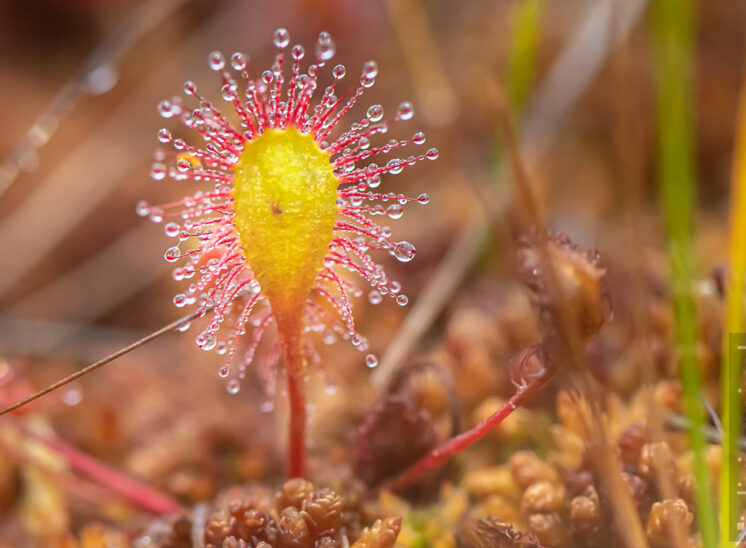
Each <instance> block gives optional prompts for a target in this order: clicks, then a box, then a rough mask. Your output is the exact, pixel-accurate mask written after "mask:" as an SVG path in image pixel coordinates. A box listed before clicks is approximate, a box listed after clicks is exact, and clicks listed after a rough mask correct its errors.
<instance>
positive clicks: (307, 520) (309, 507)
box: [139, 479, 401, 548]
mask: <svg viewBox="0 0 746 548" xmlns="http://www.w3.org/2000/svg"><path fill="white" fill-rule="evenodd" d="M400 528H401V521H400V520H399V519H398V518H389V519H378V520H376V521H374V522H373V523H372V524H371V525H370V526H369V527H363V526H362V524H361V522H360V516H359V514H358V513H357V512H356V511H355V510H354V509H353V508H351V507H350V506H349V505H346V504H345V502H344V501H343V499H342V497H341V496H340V495H339V494H338V493H336V492H335V491H334V490H332V489H330V488H321V489H316V488H314V486H313V484H311V483H310V482H308V481H305V480H302V479H292V480H289V481H287V482H285V484H284V485H283V486H282V488H281V489H280V490H279V491H277V492H276V493H271V492H269V491H268V490H266V489H261V488H255V489H243V490H237V489H234V490H231V491H229V492H227V493H225V494H224V495H223V496H222V497H220V498H219V499H218V501H217V502H216V503H215V506H214V508H211V509H209V510H206V511H205V509H202V510H200V507H197V508H195V510H194V511H193V512H192V514H191V515H190V516H182V517H180V518H177V519H175V520H173V521H171V522H169V523H160V524H156V525H154V526H151V529H150V530H149V531H148V533H147V534H146V535H144V536H143V537H142V538H141V539H140V541H139V546H148V547H158V548H187V547H191V546H193V545H195V540H196V541H198V542H199V544H198V545H201V546H205V548H339V547H343V546H344V547H347V546H352V547H354V548H392V547H393V546H394V543H395V542H396V538H397V536H398V534H399V530H400Z"/></svg>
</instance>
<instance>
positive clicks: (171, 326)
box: [0, 310, 203, 416]
mask: <svg viewBox="0 0 746 548" xmlns="http://www.w3.org/2000/svg"><path fill="white" fill-rule="evenodd" d="M202 315H203V312H201V311H199V310H198V311H196V312H193V313H191V314H189V315H188V316H184V317H183V318H181V319H178V320H176V321H173V322H171V323H170V324H168V325H165V326H163V327H161V328H160V329H158V330H157V331H153V332H152V333H150V334H149V335H146V336H145V337H143V338H142V339H140V340H138V341H135V342H133V343H132V344H130V345H128V346H125V347H124V348H120V349H119V350H117V351H116V352H114V353H112V354H109V355H108V356H106V357H105V358H102V359H100V360H98V361H97V362H95V363H92V364H91V365H88V366H86V367H84V368H83V369H79V370H78V371H76V372H75V373H72V374H70V375H68V376H67V377H64V378H62V379H60V380H58V381H57V382H55V383H53V384H50V385H49V386H47V387H45V388H43V389H41V390H39V391H38V392H35V393H34V394H31V395H30V396H28V397H26V398H24V399H22V400H21V401H18V402H16V403H14V404H13V405H10V406H8V407H6V408H4V409H2V410H0V416H2V415H5V414H6V413H10V412H11V411H15V410H16V409H18V408H19V407H23V406H24V405H26V404H27V403H31V402H32V401H34V400H36V399H38V398H40V397H42V396H44V395H46V394H49V393H50V392H53V391H55V390H57V389H58V388H60V387H62V386H65V385H66V384H69V383H71V382H73V381H74V380H77V379H79V378H80V377H82V376H84V375H87V374H88V373H90V372H91V371H95V370H96V369H98V368H99V367H102V366H104V365H106V364H107V363H110V362H112V361H114V360H116V359H117V358H119V357H121V356H124V355H125V354H128V353H130V352H132V351H133V350H135V349H136V348H139V347H140V346H142V345H144V344H146V343H149V342H150V341H152V340H153V339H157V338H158V337H160V336H161V335H165V334H166V333H168V332H169V331H172V330H174V329H176V328H177V327H179V326H182V325H184V324H186V323H189V322H191V321H192V320H194V319H196V318H199V317H200V316H202Z"/></svg>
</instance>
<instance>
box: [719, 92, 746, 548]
mask: <svg viewBox="0 0 746 548" xmlns="http://www.w3.org/2000/svg"><path fill="white" fill-rule="evenodd" d="M730 203H731V205H730V241H729V247H730V252H729V272H728V280H727V290H726V297H725V298H726V300H725V321H724V323H725V328H724V329H723V347H722V348H723V354H722V360H723V361H722V364H721V368H720V374H721V381H720V383H721V387H720V388H721V391H722V415H723V431H724V437H725V439H724V440H723V463H722V467H721V472H720V474H721V475H720V531H721V534H720V546H721V547H722V548H730V546H731V541H732V539H733V538H735V534H736V529H737V519H738V510H739V508H738V496H737V493H736V485H737V482H738V462H737V458H738V447H737V445H736V442H737V440H738V438H739V436H740V435H741V429H742V427H743V425H742V418H741V417H742V415H741V410H742V409H743V407H742V405H743V404H742V398H741V394H740V393H739V388H740V386H741V375H742V363H741V362H740V360H738V359H736V358H737V357H739V356H743V353H742V352H737V351H734V350H735V349H733V348H731V344H732V343H731V341H730V337H731V334H734V333H744V331H746V318H745V317H744V297H745V296H746V295H745V294H744V293H745V292H744V279H746V81H744V82H743V83H742V84H741V98H740V105H739V117H738V125H737V127H736V149H735V153H734V155H733V182H732V185H731V202H730Z"/></svg>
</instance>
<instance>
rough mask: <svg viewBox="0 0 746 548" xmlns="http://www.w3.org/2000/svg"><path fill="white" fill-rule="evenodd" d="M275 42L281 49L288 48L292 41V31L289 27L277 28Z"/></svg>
mask: <svg viewBox="0 0 746 548" xmlns="http://www.w3.org/2000/svg"><path fill="white" fill-rule="evenodd" d="M273 42H274V44H275V47H277V48H279V49H284V48H286V47H287V46H288V44H289V43H290V33H289V32H288V31H287V29H277V30H276V31H275V34H274V37H273Z"/></svg>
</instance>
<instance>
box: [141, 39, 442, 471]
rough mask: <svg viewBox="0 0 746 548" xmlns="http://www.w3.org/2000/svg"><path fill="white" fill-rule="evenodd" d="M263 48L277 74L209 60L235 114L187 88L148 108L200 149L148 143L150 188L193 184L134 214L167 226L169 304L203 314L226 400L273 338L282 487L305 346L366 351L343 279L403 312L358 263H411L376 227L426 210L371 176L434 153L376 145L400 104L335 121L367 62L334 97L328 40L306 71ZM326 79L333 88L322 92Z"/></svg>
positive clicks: (296, 438) (404, 246) (202, 340)
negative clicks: (283, 422)
mask: <svg viewBox="0 0 746 548" xmlns="http://www.w3.org/2000/svg"><path fill="white" fill-rule="evenodd" d="M274 45H275V46H276V48H277V54H276V56H275V60H274V63H273V64H272V66H271V67H270V68H269V69H268V70H265V71H263V72H261V73H260V74H258V73H255V70H254V69H253V67H252V66H251V64H250V62H249V58H248V56H247V55H245V54H242V53H234V54H233V55H232V56H231V58H230V61H229V65H230V68H232V69H233V70H232V71H231V70H230V68H229V66H228V63H227V62H226V59H225V57H224V56H223V54H222V53H220V52H213V53H211V54H210V55H209V60H208V62H209V65H210V68H211V69H213V70H214V71H216V72H217V73H218V74H219V76H220V82H221V83H220V85H221V90H220V91H221V94H222V97H223V100H224V101H225V102H227V103H230V104H231V107H232V108H231V110H232V111H233V112H232V113H230V114H227V113H224V112H222V111H221V110H220V109H219V108H218V107H217V106H216V105H215V104H213V102H211V101H210V100H208V99H207V98H206V97H205V96H203V95H201V94H200V92H198V91H197V86H196V84H195V83H193V82H191V81H189V82H186V83H185V84H184V93H185V94H186V95H187V96H189V97H192V98H193V99H194V101H195V102H196V106H195V107H193V108H190V107H189V106H188V105H187V104H183V103H182V101H181V99H180V98H173V99H170V100H165V101H162V102H161V103H160V104H159V105H158V110H159V112H160V114H161V115H162V116H163V117H164V118H178V119H180V120H181V122H182V123H183V124H184V125H185V126H186V127H187V128H189V129H192V130H194V131H195V132H196V133H198V134H199V136H201V138H202V146H195V145H191V144H188V143H187V142H186V141H184V140H182V139H178V138H174V136H173V135H172V132H171V130H169V129H167V128H163V129H161V130H160V131H159V132H158V139H159V140H160V141H161V142H162V143H167V144H168V143H170V144H171V145H172V146H173V148H174V151H173V152H170V153H166V152H162V151H159V152H158V153H157V154H158V159H157V160H158V161H157V162H156V163H155V164H154V165H153V167H152V170H151V175H152V177H153V178H154V179H156V180H160V179H163V178H165V177H167V176H168V177H171V178H173V179H175V180H177V181H186V180H191V181H192V182H193V183H203V185H200V186H201V189H200V190H197V191H194V192H192V193H191V194H190V195H188V196H186V197H185V198H184V199H183V200H179V201H176V202H173V203H168V204H164V205H160V206H151V205H148V204H147V203H145V202H142V203H140V204H138V208H137V211H138V213H139V214H140V215H143V216H149V217H150V219H151V220H153V221H155V222H165V232H166V234H167V235H168V236H171V237H173V238H175V239H176V240H177V241H178V243H177V244H176V245H174V246H173V247H170V248H168V249H167V250H166V253H165V259H166V261H169V262H179V265H178V266H177V267H176V268H175V269H174V271H173V277H174V278H175V279H176V280H178V281H182V282H183V283H184V284H185V285H186V289H185V290H184V291H183V292H181V293H178V294H177V295H176V296H175V297H174V299H173V302H174V304H175V305H176V306H177V307H185V306H190V305H196V306H197V307H198V311H199V313H200V315H207V314H210V317H211V320H210V322H209V324H208V325H207V327H206V329H204V330H203V331H202V332H200V333H199V334H198V335H197V336H196V342H197V346H199V347H200V348H201V349H203V350H207V351H210V350H215V351H216V352H217V353H218V354H220V355H222V356H224V363H223V365H222V367H221V368H220V370H219V375H220V376H221V377H224V378H228V379H229V380H228V384H227V388H228V391H229V392H231V393H236V392H238V390H239V386H240V381H241V380H242V379H243V378H244V376H245V374H246V370H247V368H248V367H249V366H250V365H251V363H252V360H253V359H254V354H255V352H256V349H257V347H258V345H259V342H260V340H261V338H262V335H263V333H264V332H265V330H266V329H267V328H268V327H269V326H270V325H274V327H275V329H276V332H277V336H278V342H279V349H278V350H279V351H278V352H276V353H275V357H274V358H272V357H270V359H272V360H274V361H277V360H279V358H280V357H282V362H283V364H284V367H285V371H286V375H287V391H288V396H289V401H290V412H291V418H290V455H289V461H290V475H291V476H302V475H303V473H304V460H305V457H304V428H305V422H306V415H305V398H304V391H303V382H304V380H303V379H304V375H305V369H306V366H307V364H308V363H310V362H313V361H314V360H318V358H317V355H316V353H315V351H314V349H313V345H314V338H315V337H314V336H313V335H317V336H318V337H316V338H320V339H322V340H324V342H331V341H333V340H334V339H335V338H336V337H337V335H339V336H341V337H343V338H345V339H350V341H351V342H352V344H353V345H354V346H355V347H356V348H357V349H358V350H360V351H361V352H367V350H368V342H367V340H366V338H365V337H364V336H362V335H361V334H360V333H358V332H357V330H356V328H355V323H354V319H353V314H352V304H351V301H352V298H353V297H357V296H360V295H361V294H362V290H361V289H360V288H359V287H358V285H357V284H355V283H354V282H353V281H351V280H349V279H348V278H347V276H346V275H345V274H344V271H349V272H352V273H354V274H357V275H358V277H360V278H362V279H363V280H364V281H365V283H367V284H368V285H369V286H370V289H369V291H368V300H369V301H370V302H371V303H373V304H378V303H379V302H381V301H382V300H383V298H384V297H390V298H392V299H393V300H395V301H396V303H398V304H399V305H402V306H404V305H406V304H407V296H406V295H405V294H403V293H402V292H401V290H402V288H401V284H399V283H398V282H397V281H395V280H392V279H390V278H389V277H388V276H387V275H386V272H385V270H384V267H383V266H382V265H380V264H378V263H376V262H375V261H374V260H373V259H372V258H371V256H370V255H369V252H370V251H372V250H383V251H386V252H388V253H389V254H390V255H392V256H393V257H395V258H396V259H398V260H399V261H402V262H408V261H410V260H412V259H413V258H414V256H415V253H416V251H415V247H414V246H413V245H412V244H411V243H409V242H406V241H397V240H395V239H393V237H392V231H391V229H390V228H389V227H388V226H382V225H379V224H378V223H377V222H376V221H375V218H376V217H388V218H390V219H399V218H400V217H402V215H403V213H404V211H403V206H405V205H407V204H408V203H409V202H411V201H417V202H419V203H420V204H426V203H427V202H428V201H429V198H428V196H427V195H426V194H421V195H420V196H418V197H416V198H409V197H406V196H404V195H403V194H398V193H394V192H388V193H384V192H382V191H379V190H378V189H379V186H380V185H381V176H382V175H385V174H387V173H390V174H394V175H395V174H397V173H401V172H402V170H403V169H404V168H405V167H409V166H412V165H414V164H416V163H417V162H419V161H420V160H424V159H430V160H434V159H436V158H437V156H438V151H437V150H436V149H434V148H430V149H429V150H426V151H425V150H420V151H418V152H416V153H414V154H412V155H408V156H403V155H402V154H401V151H402V150H403V149H404V148H405V147H409V146H410V145H415V146H422V145H423V144H424V143H425V135H424V134H423V133H422V132H419V131H418V132H415V133H413V135H412V137H411V138H409V139H402V140H397V139H390V140H387V139H386V137H385V135H386V133H387V131H388V128H389V126H390V125H391V124H392V123H393V122H399V121H406V120H409V119H411V118H412V116H413V112H414V111H413V106H412V104H411V103H409V102H404V103H401V104H400V105H399V107H398V109H397V110H396V113H395V115H394V116H391V117H386V116H385V115H384V109H383V107H382V106H381V105H377V104H376V105H372V106H370V107H369V108H368V109H367V111H366V114H365V116H364V117H363V118H362V119H360V120H357V121H355V122H353V123H350V124H346V123H345V122H344V121H343V119H344V118H345V115H346V114H348V113H349V112H350V110H351V109H352V108H353V107H354V106H355V105H356V103H357V102H358V101H359V100H360V99H361V97H362V95H363V94H364V92H365V91H366V90H367V89H368V88H370V87H371V86H373V84H374V83H375V79H376V77H377V75H378V66H377V64H376V63H375V62H374V61H369V62H367V63H365V64H364V66H363V70H362V74H361V75H360V76H359V78H358V77H356V78H355V82H354V84H353V85H352V86H345V87H346V88H347V89H346V90H345V89H340V88H341V87H342V85H343V82H344V78H345V76H346V74H347V69H346V68H345V67H344V65H335V66H333V67H332V66H331V64H330V61H331V59H332V58H333V57H334V53H335V45H334V42H333V41H332V38H331V37H330V35H329V34H328V33H326V32H322V33H321V34H320V35H319V38H318V41H317V43H316V48H315V60H314V62H313V63H311V64H309V65H308V66H306V67H305V69H302V68H301V67H302V64H301V63H302V62H303V60H304V59H305V58H306V52H305V49H304V48H303V46H301V45H294V46H292V47H290V36H289V33H288V31H287V30H285V29H278V30H277V31H275V33H274ZM327 68H329V69H330V70H329V71H328V72H327V71H326V69H327ZM325 80H329V81H330V82H331V83H330V84H329V85H328V86H326V87H324V88H323V90H322V89H319V88H320V87H322V86H323V82H324V81H325ZM377 141H382V142H381V143H377ZM392 156H394V157H392ZM379 157H383V158H384V159H383V160H378V158H379ZM169 163H170V165H167V164H169ZM204 184H206V185H209V187H208V189H207V190H204V188H205V185H204ZM365 362H366V364H367V365H368V366H369V367H375V365H376V364H377V358H376V357H375V356H374V355H373V354H367V355H366V357H365Z"/></svg>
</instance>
